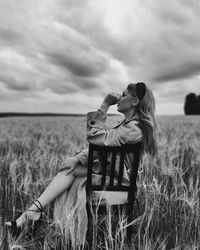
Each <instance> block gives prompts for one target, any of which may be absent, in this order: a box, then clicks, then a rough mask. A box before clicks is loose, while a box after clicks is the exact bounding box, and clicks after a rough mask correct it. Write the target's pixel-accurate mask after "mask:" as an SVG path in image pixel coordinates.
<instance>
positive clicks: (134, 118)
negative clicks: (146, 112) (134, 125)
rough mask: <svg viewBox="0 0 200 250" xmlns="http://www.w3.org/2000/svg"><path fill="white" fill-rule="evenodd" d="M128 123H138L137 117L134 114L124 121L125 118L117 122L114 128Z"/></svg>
mask: <svg viewBox="0 0 200 250" xmlns="http://www.w3.org/2000/svg"><path fill="white" fill-rule="evenodd" d="M130 121H137V122H139V116H138V115H137V114H135V115H134V116H132V117H130V118H129V119H128V120H125V118H123V119H122V120H121V121H119V123H118V124H117V125H116V126H115V127H114V128H116V127H118V126H120V125H121V124H127V123H129V122H130Z"/></svg>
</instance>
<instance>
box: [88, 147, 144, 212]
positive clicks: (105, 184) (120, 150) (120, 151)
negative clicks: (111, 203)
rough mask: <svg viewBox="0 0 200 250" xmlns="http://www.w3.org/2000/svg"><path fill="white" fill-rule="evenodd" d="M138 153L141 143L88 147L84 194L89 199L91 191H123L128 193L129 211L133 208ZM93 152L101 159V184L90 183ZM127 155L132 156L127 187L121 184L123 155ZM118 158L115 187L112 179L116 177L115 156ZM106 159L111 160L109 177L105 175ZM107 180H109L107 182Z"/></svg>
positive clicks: (138, 159)
mask: <svg viewBox="0 0 200 250" xmlns="http://www.w3.org/2000/svg"><path fill="white" fill-rule="evenodd" d="M140 151H141V142H138V143H135V144H132V145H130V144H129V145H123V146H114V147H110V146H97V145H94V144H90V145H89V156H88V173H87V183H86V194H87V196H88V197H89V196H90V194H91V191H120V192H121V191H122V192H123V191H124V192H128V201H127V202H128V203H129V205H130V209H132V208H133V203H134V200H135V192H136V189H137V186H136V180H137V175H138V167H139V161H140ZM95 152H97V153H98V155H100V159H101V167H102V171H101V175H102V176H101V183H100V184H98V185H97V184H93V183H92V174H93V171H92V168H93V161H94V155H95ZM127 153H131V154H133V166H129V167H130V182H129V184H128V185H127V183H126V184H124V183H123V172H124V166H125V164H124V161H125V155H126V154H127ZM117 155H118V156H120V163H119V168H118V170H117V173H118V176H117V185H116V183H115V184H114V178H115V177H116V176H115V174H116V169H115V168H116V156H117ZM108 157H109V159H111V165H110V175H109V177H108V176H107V177H106V175H107V162H108ZM107 178H109V180H108V181H107Z"/></svg>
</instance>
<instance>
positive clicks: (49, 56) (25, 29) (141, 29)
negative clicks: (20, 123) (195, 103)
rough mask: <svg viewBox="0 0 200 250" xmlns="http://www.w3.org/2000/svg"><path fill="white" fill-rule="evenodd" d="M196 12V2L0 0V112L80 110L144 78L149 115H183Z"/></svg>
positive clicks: (196, 41)
mask: <svg viewBox="0 0 200 250" xmlns="http://www.w3.org/2000/svg"><path fill="white" fill-rule="evenodd" d="M199 17H200V1H199V0H171V1H165V0H159V1H158V0H42V1H41V0H18V1H17V0H0V112H56V113H87V112H88V111H92V110H96V109H97V108H98V107H99V106H100V104H101V102H102V100H103V99H104V97H105V96H106V94H107V93H109V92H111V91H113V92H117V93H118V92H119V93H121V92H122V91H123V90H124V89H126V87H127V84H128V83H130V82H133V83H135V82H138V81H143V82H145V83H146V84H147V86H148V87H149V88H150V89H152V91H153V93H154V97H155V100H156V114H164V115H167V114H183V107H184V101H185V96H186V95H187V94H188V93H190V92H193V93H196V94H200V32H199V30H200V18H199ZM110 112H112V113H115V112H116V107H115V106H112V107H111V109H110Z"/></svg>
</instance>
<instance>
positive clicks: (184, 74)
mask: <svg viewBox="0 0 200 250" xmlns="http://www.w3.org/2000/svg"><path fill="white" fill-rule="evenodd" d="M198 74H200V61H199V62H190V63H188V64H179V65H176V64H175V65H169V66H168V67H163V71H162V72H161V74H160V75H159V74H157V75H156V76H155V77H154V78H152V81H155V82H166V81H174V80H181V79H184V78H189V77H191V76H194V75H198Z"/></svg>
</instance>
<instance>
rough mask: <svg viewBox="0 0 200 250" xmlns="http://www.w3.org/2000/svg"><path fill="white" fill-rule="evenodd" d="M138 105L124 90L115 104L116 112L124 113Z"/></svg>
mask: <svg viewBox="0 0 200 250" xmlns="http://www.w3.org/2000/svg"><path fill="white" fill-rule="evenodd" d="M137 103H138V98H137V97H136V96H135V97H134V96H133V95H132V94H131V93H130V92H128V90H127V89H126V90H124V92H123V93H122V95H121V97H120V98H119V101H118V104H117V107H118V108H117V110H118V111H119V112H120V113H126V112H127V111H129V110H131V109H132V108H133V107H134V106H136V105H137Z"/></svg>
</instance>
